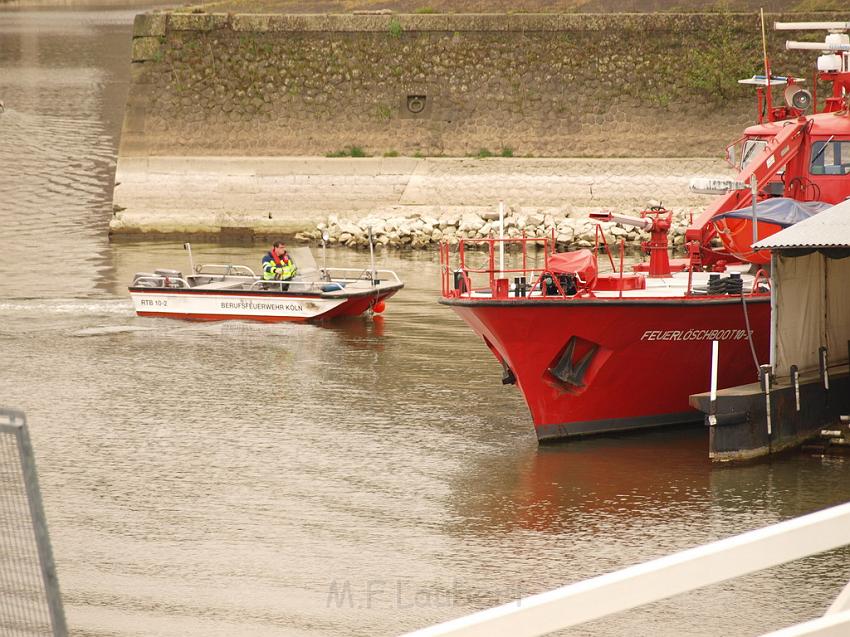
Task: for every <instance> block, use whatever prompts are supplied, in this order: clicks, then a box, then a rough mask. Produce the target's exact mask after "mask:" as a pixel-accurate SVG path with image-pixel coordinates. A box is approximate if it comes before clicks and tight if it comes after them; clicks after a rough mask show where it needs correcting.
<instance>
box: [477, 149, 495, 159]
mask: <svg viewBox="0 0 850 637" xmlns="http://www.w3.org/2000/svg"><path fill="white" fill-rule="evenodd" d="M492 156H493V153H491V152H490V151H489V150H487V149H486V148H479V149H478V154H476V155H474V157H477V158H478V159H484V158H485V157H492Z"/></svg>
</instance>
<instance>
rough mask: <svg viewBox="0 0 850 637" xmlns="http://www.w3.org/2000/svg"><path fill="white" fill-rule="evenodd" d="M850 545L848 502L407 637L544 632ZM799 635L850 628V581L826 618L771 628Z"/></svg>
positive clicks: (776, 635) (509, 636) (828, 635)
mask: <svg viewBox="0 0 850 637" xmlns="http://www.w3.org/2000/svg"><path fill="white" fill-rule="evenodd" d="M847 544H850V503H847V504H842V505H839V506H836V507H833V508H831V509H826V510H824V511H818V512H817V513H812V514H809V515H804V516H802V517H799V518H795V519H793V520H788V521H786V522H780V523H779V524H774V525H772V526H768V527H766V528H763V529H758V530H756V531H750V532H748V533H744V534H742V535H736V536H735V537H730V538H727V539H725V540H720V541H718V542H712V543H711V544H706V545H703V546H698V547H696V548H692V549H688V550H686V551H682V552H680V553H674V554H673V555H668V556H666V557H662V558H659V559H657V560H652V561H651V562H645V563H643V564H637V565H635V566H630V567H628V568H624V569H623V570H620V571H616V572H614V573H608V574H606V575H600V576H599V577H594V578H591V579H588V580H585V581H583V582H577V583H575V584H569V585H568V586H563V587H561V588H557V589H555V590H552V591H548V592H546V593H540V594H539V595H533V596H531V597H524V598H522V599H519V600H516V601H514V602H511V603H508V604H504V605H502V606H497V607H495V608H491V609H488V610H485V611H481V612H478V613H474V614H472V615H467V616H466V617H461V618H459V619H454V620H451V621H448V622H445V623H443V624H438V625H436V626H432V627H430V628H425V629H423V630H417V631H415V632H412V633H408V634H407V635H406V636H405V637H533V636H535V635H545V634H547V633H550V632H553V631H556V630H561V629H563V628H568V627H570V626H575V625H577V624H582V623H584V622H588V621H591V620H594V619H598V618H600V617H605V616H607V615H612V614H614V613H618V612H620V611H623V610H627V609H629V608H635V607H636V606H642V605H644V604H648V603H650V602H654V601H658V600H660V599H664V598H666V597H671V596H673V595H678V594H679V593H685V592H687V591H691V590H694V589H696V588H701V587H703V586H708V585H710V584H716V583H717V582H722V581H724V580H728V579H732V578H734V577H739V576H741V575H746V574H747V573H752V572H755V571H760V570H762V569H766V568H770V567H772V566H777V565H779V564H784V563H786V562H791V561H793V560H796V559H799V558H802V557H806V556H808V555H814V554H816V553H821V552H823V551H828V550H830V549H835V548H838V547H841V546H845V545H847ZM800 635H818V636H821V637H832V636H833V635H834V636H835V637H839V636H840V637H846V636H847V635H850V583H848V585H847V586H846V587H845V588H844V590H843V591H842V592H841V594H840V595H839V596H838V597H837V598H836V600H835V601H834V602H833V604H832V606H830V607H829V609H828V610H827V612H826V614H825V615H824V616H823V617H820V618H818V619H815V620H813V621H809V622H806V623H803V624H797V625H796V626H791V627H789V628H785V629H783V630H780V631H777V632H773V633H770V637H796V636H800ZM765 637H767V636H765Z"/></svg>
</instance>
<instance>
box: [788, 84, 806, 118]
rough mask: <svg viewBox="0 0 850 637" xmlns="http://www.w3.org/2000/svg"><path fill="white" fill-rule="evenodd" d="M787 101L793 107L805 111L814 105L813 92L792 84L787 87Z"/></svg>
mask: <svg viewBox="0 0 850 637" xmlns="http://www.w3.org/2000/svg"><path fill="white" fill-rule="evenodd" d="M785 103H786V104H788V106H790V107H791V108H796V109H798V110H801V111H805V110H808V109H809V107H810V106H811V105H812V94H811V93H809V92H808V91H807V90H806V89H804V88H800V87H798V86H797V85H796V84H792V85H791V86H788V87H786V88H785Z"/></svg>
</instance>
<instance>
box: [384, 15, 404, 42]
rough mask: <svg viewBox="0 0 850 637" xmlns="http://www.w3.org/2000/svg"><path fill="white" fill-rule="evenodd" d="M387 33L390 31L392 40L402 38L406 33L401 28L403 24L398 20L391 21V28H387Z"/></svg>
mask: <svg viewBox="0 0 850 637" xmlns="http://www.w3.org/2000/svg"><path fill="white" fill-rule="evenodd" d="M387 31H389V33H390V37H391V38H400V37H401V34H402V33H404V29H403V28H402V27H401V22H399V21H398V18H393V19H392V20H390V26H389V27H388V28H387Z"/></svg>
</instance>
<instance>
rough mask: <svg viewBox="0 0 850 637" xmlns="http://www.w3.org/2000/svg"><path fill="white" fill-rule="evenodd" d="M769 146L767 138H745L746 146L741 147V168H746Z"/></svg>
mask: <svg viewBox="0 0 850 637" xmlns="http://www.w3.org/2000/svg"><path fill="white" fill-rule="evenodd" d="M765 146H767V140H765V139H747V140H744V146H743V148H742V149H741V165H740V166H739V169H740V170H744V168H746V167H747V164H749V163H750V162H751V161H752V160H753V159H755V158H756V157H757V156H758V154H759V153H760V152H761V151H762V150H763V149H764V147H765Z"/></svg>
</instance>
